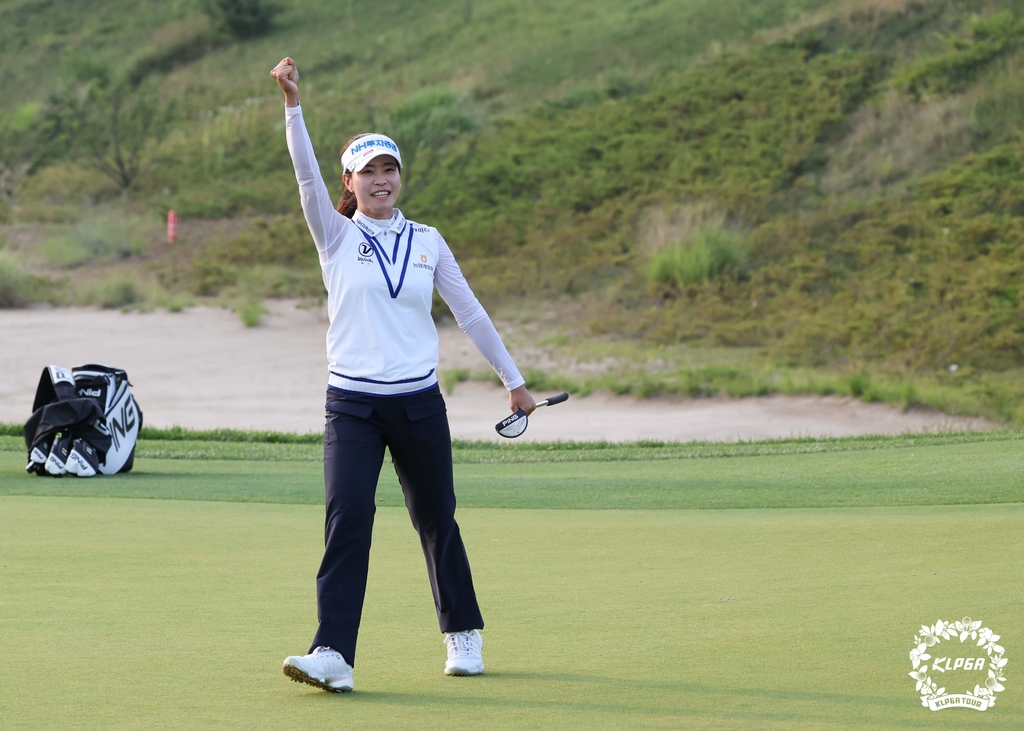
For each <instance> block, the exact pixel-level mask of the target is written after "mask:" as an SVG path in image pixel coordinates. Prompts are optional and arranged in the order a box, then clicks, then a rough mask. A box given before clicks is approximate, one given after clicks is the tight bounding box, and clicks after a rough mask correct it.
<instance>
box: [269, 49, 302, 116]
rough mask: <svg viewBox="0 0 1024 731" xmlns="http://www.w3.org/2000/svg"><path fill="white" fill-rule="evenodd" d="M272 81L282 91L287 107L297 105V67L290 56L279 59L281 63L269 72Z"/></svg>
mask: <svg viewBox="0 0 1024 731" xmlns="http://www.w3.org/2000/svg"><path fill="white" fill-rule="evenodd" d="M270 75H271V76H273V77H274V81H276V82H277V85H278V86H280V87H281V91H283V92H284V99H285V104H287V105H288V106H289V107H294V106H298V103H299V69H298V68H296V66H295V62H294V61H292V60H291V59H290V58H287V57H285V58H283V59H281V63H279V64H278V65H277V66H275V67H274V70H273V71H271V72H270Z"/></svg>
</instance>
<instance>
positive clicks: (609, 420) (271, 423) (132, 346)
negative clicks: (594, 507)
mask: <svg viewBox="0 0 1024 731" xmlns="http://www.w3.org/2000/svg"><path fill="white" fill-rule="evenodd" d="M268 307H270V309H271V312H270V314H269V315H267V316H266V317H265V318H264V322H263V324H261V325H260V326H259V327H256V328H245V327H243V325H242V324H241V322H240V321H239V318H238V316H237V315H235V314H234V313H232V312H230V311H228V310H221V309H214V308H209V307H196V308H190V309H187V310H185V311H184V312H181V313H169V312H164V311H159V312H150V313H137V312H132V313H127V314H122V313H120V312H111V311H97V310H93V309H79V308H52V309H29V310H5V311H0V373H2V374H3V376H4V377H3V378H2V379H0V421H2V422H21V421H24V420H25V419H27V418H28V415H29V411H30V409H31V406H32V398H33V395H34V394H35V388H36V384H37V383H38V380H39V374H40V372H41V371H42V369H43V367H44V366H46V365H47V364H50V363H54V364H57V365H63V366H67V367H70V366H74V365H78V364H82V363H107V364H109V365H114V366H118V367H121V368H124V369H125V370H126V371H128V375H129V377H130V378H131V380H132V383H133V385H134V391H135V394H136V397H137V398H138V401H139V404H140V406H141V407H142V409H143V411H144V413H145V421H146V424H147V425H150V426H158V427H167V426H172V425H175V424H177V425H181V426H186V427H191V428H195V429H209V428H214V427H231V428H237V429H270V430H276V431H291V432H311V431H320V430H321V429H322V428H323V402H324V392H325V389H326V381H327V362H326V358H325V355H324V336H325V333H326V328H327V318H326V315H325V314H324V313H323V311H322V310H320V309H316V310H300V309H296V308H295V306H294V303H292V302H271V303H268ZM440 337H441V364H440V367H439V370H444V369H446V368H453V367H457V366H464V365H466V364H467V363H474V362H475V363H476V365H475V367H474V370H482V369H484V368H486V364H485V362H484V360H483V358H481V357H479V355H478V354H476V352H475V350H474V349H473V347H472V344H471V343H470V342H469V340H468V339H467V338H466V337H465V335H463V334H462V332H461V331H460V330H459V329H458V328H457V327H456V326H454V325H448V326H445V327H442V328H441V329H440ZM467 353H468V355H467ZM515 355H516V353H515V352H514V351H513V356H515ZM474 358H475V359H476V360H474ZM467 359H468V360H467ZM519 365H520V367H525V366H528V365H530V364H529V363H520V364H519ZM544 395H549V394H544V393H538V394H535V396H537V397H538V398H540V397H541V396H544ZM445 398H446V400H447V402H448V418H449V421H450V423H451V430H452V435H453V436H454V437H458V438H463V439H500V437H498V436H497V435H496V434H495V432H494V423H495V422H496V421H498V420H499V419H501V418H503V417H504V416H506V415H507V413H508V397H507V394H506V393H505V391H504V390H503V389H501V388H500V387H497V386H492V385H490V384H486V383H477V382H467V383H462V384H459V386H458V387H457V388H456V389H455V390H454V392H453V393H450V394H446V395H445ZM986 428H990V425H989V424H987V423H986V422H985V421H984V420H983V419H970V418H962V417H951V416H947V415H945V414H941V413H937V412H931V411H910V412H903V411H901V410H899V409H896V408H893V407H890V406H885V405H882V404H866V403H863V402H860V401H856V400H854V399H849V398H836V397H824V398H823V397H814V396H800V397H792V396H770V397H765V398H746V399H738V400H730V399H718V398H715V399H696V400H687V399H654V400H638V399H635V398H632V397H628V396H619V397H617V396H613V395H610V394H601V393H599V394H594V395H591V396H589V397H586V398H571V399H570V400H569V401H568V402H567V403H565V404H562V405H560V406H556V407H554V408H550V409H543V410H541V411H539V412H538V413H537V414H536V415H535V416H534V417H532V418H531V419H530V427H529V429H528V430H527V432H526V433H525V434H524V435H523V436H522V437H520V439H531V440H555V439H561V440H571V439H575V440H591V439H607V440H614V441H624V440H634V439H661V440H682V441H688V440H703V439H712V440H735V439H764V438H770V437H786V436H825V435H830V436H848V435H857V434H896V433H901V432H907V431H934V430H940V429H986Z"/></svg>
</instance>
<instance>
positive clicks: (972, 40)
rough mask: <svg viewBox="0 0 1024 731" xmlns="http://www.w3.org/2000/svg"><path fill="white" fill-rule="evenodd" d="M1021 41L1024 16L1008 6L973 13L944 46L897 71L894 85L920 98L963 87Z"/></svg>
mask: <svg viewBox="0 0 1024 731" xmlns="http://www.w3.org/2000/svg"><path fill="white" fill-rule="evenodd" d="M1021 45H1024V18H1018V17H1016V16H1015V15H1014V14H1013V13H1012V12H1010V11H1009V10H1007V11H1004V12H1002V13H997V14H995V15H990V16H975V17H973V18H970V20H969V21H968V22H967V23H966V26H965V29H964V32H963V33H961V34H959V35H956V36H953V37H951V38H949V39H948V41H947V46H948V48H947V50H946V51H945V52H944V53H940V54H937V55H926V56H924V57H922V58H920V59H918V60H916V61H914V62H913V63H911V64H910V65H909V66H907V67H906V68H905V69H903V70H902V71H900V72H898V73H897V74H896V76H895V77H894V78H893V85H894V86H896V88H898V89H901V90H903V91H905V92H907V93H908V94H910V95H912V96H914V97H917V98H920V97H921V96H923V95H924V94H926V93H928V92H933V93H940V94H943V93H947V92H950V91H956V90H960V89H963V88H964V87H965V86H966V85H967V84H968V83H969V82H971V81H973V80H974V79H976V78H977V77H978V75H979V74H980V73H981V72H982V71H983V70H984V69H986V68H987V67H988V65H989V64H990V63H991V62H992V61H993V60H994V59H996V58H998V57H1000V56H1003V55H1005V54H1007V53H1010V52H1012V51H1014V50H1016V49H1017V48H1020V47H1021Z"/></svg>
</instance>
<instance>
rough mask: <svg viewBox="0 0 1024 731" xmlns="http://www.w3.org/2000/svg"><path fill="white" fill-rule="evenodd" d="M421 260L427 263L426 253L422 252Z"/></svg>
mask: <svg viewBox="0 0 1024 731" xmlns="http://www.w3.org/2000/svg"><path fill="white" fill-rule="evenodd" d="M420 261H422V262H423V263H424V264H426V263H427V255H426V254H420Z"/></svg>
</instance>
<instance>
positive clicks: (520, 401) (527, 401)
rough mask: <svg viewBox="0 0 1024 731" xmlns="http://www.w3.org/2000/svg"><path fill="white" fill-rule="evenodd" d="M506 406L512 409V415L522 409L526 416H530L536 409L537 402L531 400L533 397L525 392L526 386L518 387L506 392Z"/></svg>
mask: <svg viewBox="0 0 1024 731" xmlns="http://www.w3.org/2000/svg"><path fill="white" fill-rule="evenodd" d="M508 405H509V408H511V409H512V413H513V414H514V413H515V412H517V411H519V409H522V410H523V411H525V412H526V413H527V414H532V413H533V411H534V409H536V408H537V402H536V401H534V400H533V396H531V395H530V392H529V391H527V390H526V386H520V387H519V388H514V389H512V390H511V391H509V392H508Z"/></svg>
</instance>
